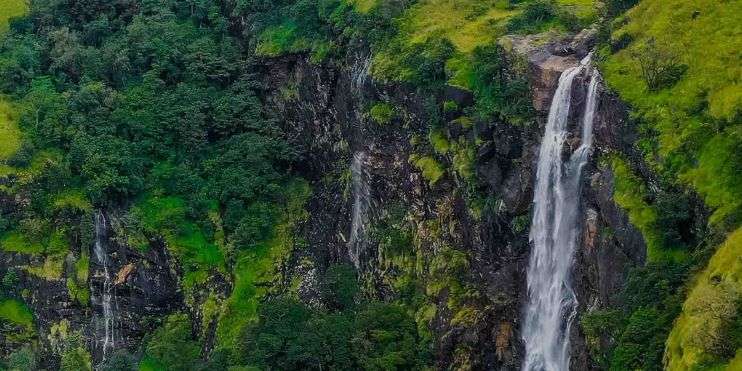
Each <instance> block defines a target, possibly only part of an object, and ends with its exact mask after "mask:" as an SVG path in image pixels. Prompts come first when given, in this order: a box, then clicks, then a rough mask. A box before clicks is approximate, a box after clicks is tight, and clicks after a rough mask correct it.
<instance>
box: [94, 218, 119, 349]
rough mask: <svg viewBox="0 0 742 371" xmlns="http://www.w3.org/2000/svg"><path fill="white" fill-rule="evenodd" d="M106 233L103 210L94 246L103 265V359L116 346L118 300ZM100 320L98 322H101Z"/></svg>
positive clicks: (99, 262) (96, 227)
mask: <svg viewBox="0 0 742 371" xmlns="http://www.w3.org/2000/svg"><path fill="white" fill-rule="evenodd" d="M107 246H108V243H107V235H106V217H105V215H103V213H102V212H98V213H96V215H95V245H94V247H93V250H94V253H95V257H96V259H98V264H100V265H101V266H102V267H103V287H102V288H101V292H100V293H99V294H98V299H99V300H100V304H101V307H102V308H103V313H102V315H103V331H104V336H103V338H102V339H100V340H99V341H100V343H101V350H102V353H103V358H102V361H105V360H106V356H107V355H108V353H109V352H110V351H111V350H113V349H114V348H115V346H116V333H115V313H114V306H115V301H116V292H115V289H114V287H113V282H112V281H111V272H109V259H108V251H107V248H106V247H107ZM99 323H100V322H98V324H99Z"/></svg>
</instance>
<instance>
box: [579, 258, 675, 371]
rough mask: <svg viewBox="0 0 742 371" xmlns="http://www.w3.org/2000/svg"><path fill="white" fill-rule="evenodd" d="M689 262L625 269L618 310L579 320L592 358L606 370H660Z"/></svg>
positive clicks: (591, 315) (651, 263) (595, 314)
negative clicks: (625, 279)
mask: <svg viewBox="0 0 742 371" xmlns="http://www.w3.org/2000/svg"><path fill="white" fill-rule="evenodd" d="M688 271H689V264H687V263H685V264H679V263H677V262H674V261H663V262H658V263H653V262H650V263H648V264H647V265H646V266H645V267H638V268H634V269H633V270H632V271H630V272H629V276H628V278H627V283H626V287H625V288H624V289H623V291H622V292H621V294H620V300H621V302H622V303H623V305H622V307H620V308H619V310H599V311H596V312H592V313H589V314H587V315H585V316H584V317H583V319H582V320H581V325H582V327H583V329H584V331H585V334H586V336H587V340H588V347H589V350H590V352H591V355H592V357H593V359H594V360H595V361H596V362H598V363H599V364H601V365H603V366H604V367H606V368H608V369H610V370H617V371H618V370H661V369H662V360H663V354H664V350H665V340H666V339H667V336H668V334H669V333H670V330H671V328H672V326H673V320H674V319H675V318H676V317H677V315H678V314H679V313H680V308H681V302H682V298H683V292H682V290H681V288H682V285H683V284H684V282H685V281H686V279H687V277H688Z"/></svg>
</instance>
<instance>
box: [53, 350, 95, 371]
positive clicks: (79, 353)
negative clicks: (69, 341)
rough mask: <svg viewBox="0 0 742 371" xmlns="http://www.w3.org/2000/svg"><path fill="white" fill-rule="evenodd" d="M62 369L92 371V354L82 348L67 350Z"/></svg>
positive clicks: (63, 357) (66, 370) (64, 370)
mask: <svg viewBox="0 0 742 371" xmlns="http://www.w3.org/2000/svg"><path fill="white" fill-rule="evenodd" d="M60 369H61V370H62V371H92V370H93V365H92V361H91V359H90V353H88V351H87V350H86V349H85V348H84V347H82V346H78V347H74V348H70V349H67V350H66V351H65V352H64V353H63V354H62V362H61V365H60Z"/></svg>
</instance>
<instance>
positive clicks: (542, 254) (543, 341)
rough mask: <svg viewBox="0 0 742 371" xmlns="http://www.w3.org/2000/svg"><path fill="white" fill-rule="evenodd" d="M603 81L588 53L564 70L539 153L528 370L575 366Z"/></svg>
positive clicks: (528, 313) (526, 324)
mask: <svg viewBox="0 0 742 371" xmlns="http://www.w3.org/2000/svg"><path fill="white" fill-rule="evenodd" d="M583 71H588V73H590V75H591V79H590V84H589V86H588V91H587V99H586V102H585V112H584V114H583V120H582V138H581V139H582V143H581V145H580V147H579V148H578V149H577V150H576V151H575V152H574V153H573V154H572V155H571V156H570V159H569V161H568V162H567V163H565V162H564V161H563V158H562V151H563V148H564V142H565V139H566V137H567V134H568V130H567V120H568V117H569V112H570V104H571V100H572V85H573V82H574V80H575V78H576V77H577V76H578V75H579V74H580V73H582V72H583ZM598 81H599V75H598V72H597V71H596V70H594V69H593V68H592V67H591V66H590V56H588V57H587V58H585V59H584V60H583V61H582V63H581V65H580V66H578V67H573V68H570V69H567V70H566V71H564V72H563V73H562V75H561V77H560V78H559V86H558V88H557V90H556V93H555V94H554V98H553V100H552V103H551V108H550V110H549V119H548V122H547V124H546V131H545V133H544V138H543V141H542V143H541V149H540V152H539V160H538V168H537V172H536V189H535V191H534V199H533V203H534V214H533V223H532V225H531V233H530V240H531V243H532V245H533V250H532V251H531V256H530V261H529V266H528V272H527V274H528V277H527V282H528V302H527V305H526V309H525V320H524V324H523V340H524V341H525V347H526V359H525V362H524V366H523V370H526V371H568V370H569V336H570V328H571V327H572V321H573V320H574V318H575V316H576V315H577V297H576V295H575V293H574V290H573V289H572V282H571V277H570V274H571V268H572V262H573V258H574V252H575V249H576V245H577V242H578V236H579V235H578V233H579V232H580V227H581V226H580V222H579V220H578V218H577V214H578V213H579V204H580V193H581V189H580V185H581V175H582V168H583V167H584V166H585V164H586V162H587V160H588V157H589V155H590V151H591V148H592V141H593V133H592V132H593V119H594V115H595V109H596V101H597V99H596V98H597V85H598Z"/></svg>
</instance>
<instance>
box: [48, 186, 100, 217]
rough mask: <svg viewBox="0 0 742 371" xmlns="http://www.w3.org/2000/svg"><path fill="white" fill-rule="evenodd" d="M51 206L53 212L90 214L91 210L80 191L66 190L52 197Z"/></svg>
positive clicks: (91, 207) (83, 193)
mask: <svg viewBox="0 0 742 371" xmlns="http://www.w3.org/2000/svg"><path fill="white" fill-rule="evenodd" d="M52 205H53V208H54V210H73V211H82V212H90V211H91V210H92V209H93V206H92V205H91V204H90V201H89V200H88V198H87V196H86V195H85V192H84V191H83V190H81V189H68V190H66V191H64V192H61V193H59V194H58V195H56V196H54V201H53V202H52Z"/></svg>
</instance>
